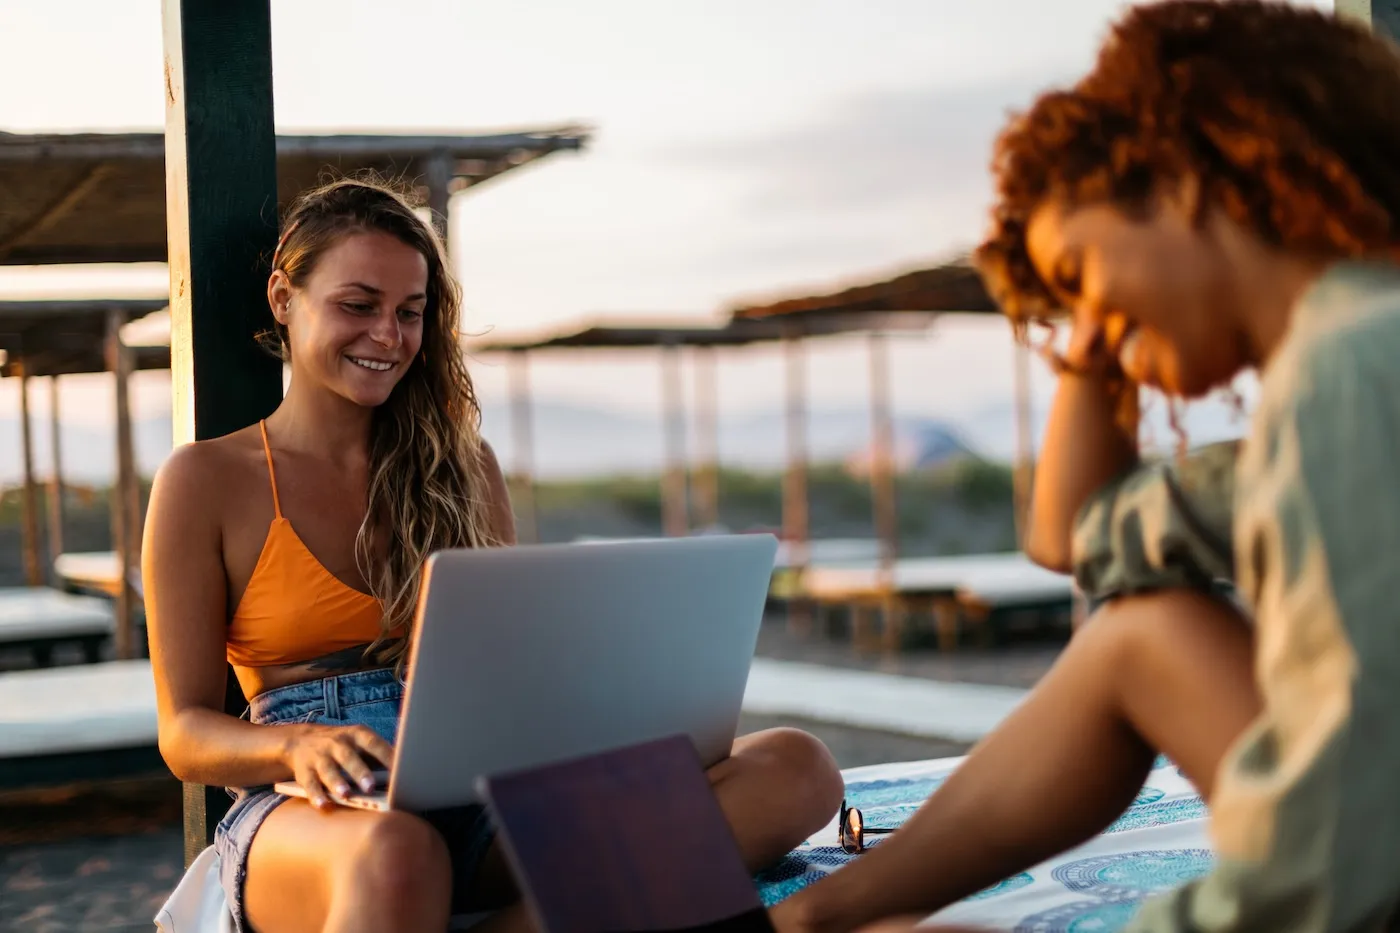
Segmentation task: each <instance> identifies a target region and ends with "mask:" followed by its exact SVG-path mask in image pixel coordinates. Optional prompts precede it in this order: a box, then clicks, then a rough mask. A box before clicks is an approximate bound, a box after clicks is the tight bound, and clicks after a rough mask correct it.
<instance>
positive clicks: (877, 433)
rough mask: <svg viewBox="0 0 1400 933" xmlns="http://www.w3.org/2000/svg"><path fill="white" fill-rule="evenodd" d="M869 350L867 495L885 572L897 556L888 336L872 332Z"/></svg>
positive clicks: (896, 511) (892, 564)
mask: <svg viewBox="0 0 1400 933" xmlns="http://www.w3.org/2000/svg"><path fill="white" fill-rule="evenodd" d="M868 346H869V350H870V425H871V434H872V441H873V443H872V444H871V451H870V494H871V503H872V505H873V507H874V522H875V536H876V537H877V538H878V539H879V541H880V572H881V574H882V575H888V574H890V573H892V572H893V570H894V563H895V561H896V560H898V558H899V514H898V507H897V504H896V499H895V465H894V457H895V450H894V417H893V414H892V411H891V408H892V404H891V400H890V373H889V346H888V338H886V336H885V335H884V334H882V333H880V332H879V331H872V332H871V333H870V335H869V338H868Z"/></svg>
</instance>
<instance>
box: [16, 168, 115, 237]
mask: <svg viewBox="0 0 1400 933" xmlns="http://www.w3.org/2000/svg"><path fill="white" fill-rule="evenodd" d="M111 171H112V167H111V166H110V165H107V164H105V163H102V162H99V163H97V164H96V165H90V166H87V167H86V168H85V169H84V170H83V171H82V172H81V173H80V174H79V175H78V177H77V178H76V179H75V180H74V182H73V184H71V185H69V186H68V187H67V188H65V189H63V191H62V192H60V193H59V195H58V196H57V197H55V198H54V199H53V200H52V201H50V202H49V203H47V204H45V205H44V206H43V207H41V208H39V210H38V211H36V212H35V213H34V216H33V217H31V218H30V219H29V220H27V221H25V222H24V223H23V224H21V225H20V226H19V228H18V229H16V230H14V231H13V232H11V233H10V234H8V235H7V236H6V237H5V238H4V239H0V259H3V258H4V257H6V256H8V255H9V254H10V253H12V252H14V249H15V247H17V246H22V245H23V244H24V241H25V240H28V239H30V238H31V237H33V236H35V235H36V234H40V233H43V232H44V231H45V230H47V229H49V228H50V227H52V226H53V225H54V224H56V223H58V222H59V221H60V220H62V219H63V218H64V216H66V215H67V214H68V213H69V212H70V211H72V210H73V208H74V207H76V206H77V204H78V202H80V201H81V200H82V199H83V198H85V197H87V196H88V194H89V193H90V192H91V191H92V190H93V189H94V188H96V187H97V186H98V185H100V184H102V181H103V179H105V178H106V177H107V176H108V175H109V174H111Z"/></svg>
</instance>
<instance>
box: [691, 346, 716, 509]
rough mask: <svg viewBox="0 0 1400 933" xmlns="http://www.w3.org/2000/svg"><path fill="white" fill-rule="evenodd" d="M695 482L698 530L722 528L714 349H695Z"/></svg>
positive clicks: (693, 501)
mask: <svg viewBox="0 0 1400 933" xmlns="http://www.w3.org/2000/svg"><path fill="white" fill-rule="evenodd" d="M691 362H692V365H693V366H694V367H695V446H696V450H695V482H694V487H695V488H694V490H693V497H694V498H693V499H692V502H691V504H692V506H693V507H694V510H695V511H694V521H695V525H696V527H698V528H713V527H715V526H717V525H719V378H718V362H717V360H716V358H715V348H714V347H696V348H695V352H694V355H693V356H692V357H691Z"/></svg>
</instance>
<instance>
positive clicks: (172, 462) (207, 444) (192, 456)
mask: <svg viewBox="0 0 1400 933" xmlns="http://www.w3.org/2000/svg"><path fill="white" fill-rule="evenodd" d="M262 460H263V453H262V441H261V439H260V435H259V434H258V431H257V429H256V428H255V427H254V428H244V429H243V430H241V431H235V432H233V433H232V434H226V435H224V436H223V437H215V438H210V439H209V440H204V441H195V442H193V443H190V444H182V445H180V446H178V447H176V448H175V449H174V450H172V451H171V452H170V456H168V457H166V459H165V462H164V463H162V464H161V466H160V469H158V470H157V471H156V476H155V482H154V484H153V487H152V490H151V495H152V497H153V498H154V497H156V496H160V497H161V498H162V499H165V500H167V501H170V500H177V501H186V500H194V501H197V502H199V503H201V504H202V505H206V506H207V505H208V504H210V503H211V502H213V501H227V500H228V498H229V497H230V495H231V494H237V493H238V492H239V491H240V490H241V489H242V488H243V487H244V486H246V485H247V483H248V481H249V479H250V477H251V475H252V471H253V469H254V468H256V467H257V466H258V465H259V464H260V463H262Z"/></svg>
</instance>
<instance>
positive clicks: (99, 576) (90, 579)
mask: <svg viewBox="0 0 1400 933" xmlns="http://www.w3.org/2000/svg"><path fill="white" fill-rule="evenodd" d="M53 568H54V573H55V574H56V575H57V576H58V578H59V580H61V581H62V582H63V586H64V588H65V589H67V590H70V591H72V592H78V593H93V594H97V595H102V596H110V597H113V598H115V597H116V595H117V590H118V589H120V587H121V560H120V558H119V557H118V556H117V554H116V553H115V552H113V551H74V552H70V553H67V554H60V555H58V557H57V558H56V559H55V560H54V564H53ZM131 585H132V588H133V589H135V590H136V592H137V593H138V594H139V593H140V592H141V580H140V574H136V575H135V578H134V579H133V580H132V584H131Z"/></svg>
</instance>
